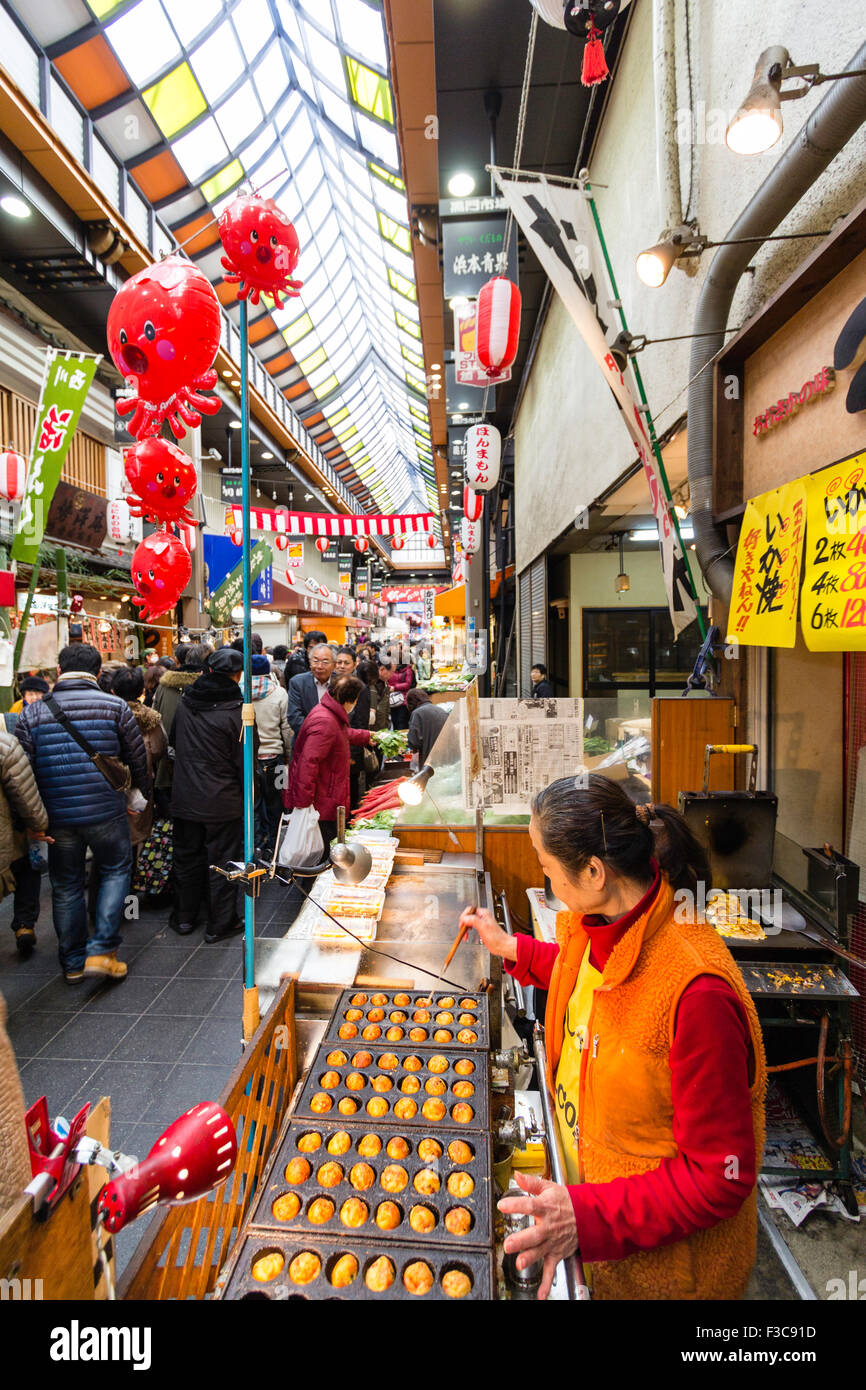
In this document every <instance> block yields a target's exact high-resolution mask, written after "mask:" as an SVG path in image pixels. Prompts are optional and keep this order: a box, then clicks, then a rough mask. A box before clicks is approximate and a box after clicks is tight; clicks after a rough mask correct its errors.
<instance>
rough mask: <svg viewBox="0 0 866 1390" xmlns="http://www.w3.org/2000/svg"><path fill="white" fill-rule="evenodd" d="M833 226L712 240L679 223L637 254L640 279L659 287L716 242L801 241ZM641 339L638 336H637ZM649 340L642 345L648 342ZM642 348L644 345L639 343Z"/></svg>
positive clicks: (721, 244) (759, 244)
mask: <svg viewBox="0 0 866 1390" xmlns="http://www.w3.org/2000/svg"><path fill="white" fill-rule="evenodd" d="M829 234H830V233H829V229H825V230H823V231H818V232H780V233H779V234H778V235H776V236H744V237H731V238H730V239H729V240H727V241H710V240H709V238H708V237H705V236H703V235H702V234H701V232H699V231H698V230H697V228H694V227H689V226H682V227H676V228H674V229H673V230H672V231H670V232H668V233H666V234H665V236H664V239H663V240H662V241H660V242H658V244H657V245H656V246H651V247H650V248H649V249H648V250H646V251H639V252H638V254H637V256H636V257H635V263H634V266H635V270H636V271H637V274H638V279H640V280H642V281H643V283H644V284H645V285H646V286H647V288H648V289H651V290H657V289H659V287H660V286H661V285H663V284H664V282H665V280H667V278H668V275H669V274H670V272H671V270H672V268H673V267H674V266H677V267H678V268H679V269H681V270H685V269H686V267H685V266H684V265H682V266H681V265H680V262H681V261H684V260H685V261H690V260H691V259H692V258H694V257H696V256H700V255H702V254H703V252H704V251H706V250H708V249H709V248H710V247H714V246H743V245H745V244H746V243H747V242H750V241H753V242H755V244H756V245H758V246H763V245H764V243H765V242H767V241H799V240H801V239H802V238H803V237H821V236H829ZM635 341H637V339H635ZM646 341H648V340H645V341H644V343H643V344H642V345H641V347H643V346H646ZM638 350H639V351H640V350H641V348H640V347H639V348H638Z"/></svg>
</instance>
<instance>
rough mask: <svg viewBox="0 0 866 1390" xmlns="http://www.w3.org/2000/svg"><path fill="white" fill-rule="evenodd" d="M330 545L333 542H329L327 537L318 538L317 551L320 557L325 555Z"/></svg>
mask: <svg viewBox="0 0 866 1390" xmlns="http://www.w3.org/2000/svg"><path fill="white" fill-rule="evenodd" d="M330 544H331V542H330V541H329V540H328V537H327V536H317V537H316V549H317V550H318V552H319V554H320V555H324V554H325V552H326V551H327V549H328V547H329V545H330Z"/></svg>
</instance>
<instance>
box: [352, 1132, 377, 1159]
mask: <svg viewBox="0 0 866 1390" xmlns="http://www.w3.org/2000/svg"><path fill="white" fill-rule="evenodd" d="M381 1152H382V1140H381V1139H380V1138H379V1136H378V1134H363V1135H362V1136H361V1138H360V1139H359V1140H358V1153H359V1154H360V1155H361V1157H362V1158H375V1157H376V1155H377V1154H379V1153H381Z"/></svg>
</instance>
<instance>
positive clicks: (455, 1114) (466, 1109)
mask: <svg viewBox="0 0 866 1390" xmlns="http://www.w3.org/2000/svg"><path fill="white" fill-rule="evenodd" d="M474 1117H475V1111H474V1110H473V1109H472V1106H471V1105H467V1104H466V1101H465V1100H460V1101H458V1102H457V1104H456V1105H455V1107H454V1109H453V1110H452V1111H451V1118H452V1119H453V1120H455V1121H456V1122H457V1124H458V1125H468V1124H469V1123H470V1121H471V1120H473V1119H474Z"/></svg>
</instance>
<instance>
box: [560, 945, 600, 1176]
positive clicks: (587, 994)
mask: <svg viewBox="0 0 866 1390" xmlns="http://www.w3.org/2000/svg"><path fill="white" fill-rule="evenodd" d="M589 952H590V947H589V944H587V948H586V953H585V955H584V957H583V960H582V961H581V963H580V970H579V971H578V974H577V981H576V983H575V986H574V991H573V993H572V996H571V998H570V999H569V1001H568V1007H567V1008H566V1011H565V1026H564V1031H563V1036H562V1053H561V1054H560V1058H559V1066H558V1067H557V1069H556V1118H557V1122H558V1124H559V1134H560V1138H561V1140H562V1150H563V1153H564V1155H565V1166H566V1179H567V1181H568V1182H569V1183H571V1184H577V1183H579V1182H580V1178H579V1176H578V1163H577V1128H578V1124H579V1116H578V1099H579V1096H580V1063H581V1057H582V1056H583V1051H584V1049H585V1048H586V1046H587V1044H588V1041H589V1040H588V1038H587V1024H588V1023H589V1015H590V1011H591V1009H592V1000H593V995H594V993H595V991H596V990H597V989H598V986H599V985H600V984H601V971H600V970H596V968H595V966H594V965H591V964H590V960H589Z"/></svg>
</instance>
